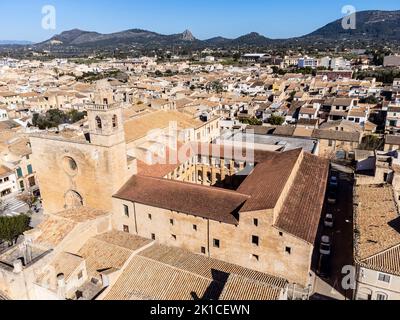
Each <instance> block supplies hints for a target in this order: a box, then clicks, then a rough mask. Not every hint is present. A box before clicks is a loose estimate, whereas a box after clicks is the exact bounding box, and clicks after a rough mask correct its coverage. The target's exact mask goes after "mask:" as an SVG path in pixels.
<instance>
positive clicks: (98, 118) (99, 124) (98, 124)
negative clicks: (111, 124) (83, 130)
mask: <svg viewBox="0 0 400 320" xmlns="http://www.w3.org/2000/svg"><path fill="white" fill-rule="evenodd" d="M96 125H97V129H102V128H103V124H102V122H101V119H100V117H99V116H97V117H96Z"/></svg>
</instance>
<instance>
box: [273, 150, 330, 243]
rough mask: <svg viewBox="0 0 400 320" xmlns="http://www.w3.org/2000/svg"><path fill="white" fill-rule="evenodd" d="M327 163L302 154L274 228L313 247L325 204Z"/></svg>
mask: <svg viewBox="0 0 400 320" xmlns="http://www.w3.org/2000/svg"><path fill="white" fill-rule="evenodd" d="M328 172H329V162H328V160H325V159H322V158H319V157H316V156H313V155H311V154H308V153H305V154H304V159H303V161H302V163H301V165H300V168H299V171H298V174H297V176H296V178H295V180H294V182H293V185H292V188H291V189H290V192H289V195H288V197H287V198H286V200H285V202H284V204H283V207H282V210H281V212H280V213H279V217H278V220H277V223H276V227H277V228H279V229H282V230H285V231H286V232H288V233H290V234H292V235H294V236H296V237H298V238H300V239H303V240H305V241H307V242H308V243H310V244H314V242H315V237H316V235H317V231H318V226H319V221H320V219H321V211H322V207H323V205H324V200H325V191H326V181H327V178H328Z"/></svg>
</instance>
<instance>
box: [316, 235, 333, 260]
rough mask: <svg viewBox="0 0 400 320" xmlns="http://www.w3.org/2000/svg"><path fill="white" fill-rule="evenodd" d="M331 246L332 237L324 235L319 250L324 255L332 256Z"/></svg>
mask: <svg viewBox="0 0 400 320" xmlns="http://www.w3.org/2000/svg"><path fill="white" fill-rule="evenodd" d="M331 247H332V245H331V238H330V237H329V236H323V237H322V238H321V246H320V249H319V252H320V253H321V254H322V255H324V256H330V255H331V251H332V250H331V249H332V248H331Z"/></svg>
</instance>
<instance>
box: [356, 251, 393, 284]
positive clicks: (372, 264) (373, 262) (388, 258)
mask: <svg viewBox="0 0 400 320" xmlns="http://www.w3.org/2000/svg"><path fill="white" fill-rule="evenodd" d="M360 264H361V265H362V266H363V267H366V268H369V269H372V270H376V271H381V272H384V273H388V274H394V275H397V276H400V245H397V246H395V247H393V248H390V249H388V250H386V251H384V252H382V253H378V254H377V255H375V256H373V257H371V258H368V259H365V260H363V261H361V263H360Z"/></svg>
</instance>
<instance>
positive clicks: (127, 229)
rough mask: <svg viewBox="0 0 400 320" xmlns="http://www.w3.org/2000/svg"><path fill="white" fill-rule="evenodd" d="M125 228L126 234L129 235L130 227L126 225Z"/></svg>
mask: <svg viewBox="0 0 400 320" xmlns="http://www.w3.org/2000/svg"><path fill="white" fill-rule="evenodd" d="M123 228H124V232H126V233H129V227H128V226H126V225H124V227H123Z"/></svg>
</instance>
